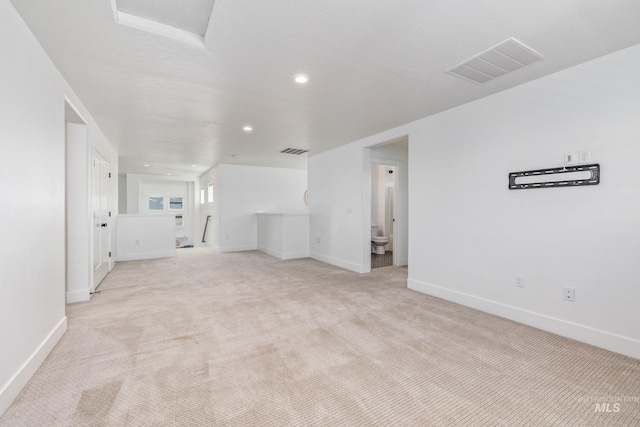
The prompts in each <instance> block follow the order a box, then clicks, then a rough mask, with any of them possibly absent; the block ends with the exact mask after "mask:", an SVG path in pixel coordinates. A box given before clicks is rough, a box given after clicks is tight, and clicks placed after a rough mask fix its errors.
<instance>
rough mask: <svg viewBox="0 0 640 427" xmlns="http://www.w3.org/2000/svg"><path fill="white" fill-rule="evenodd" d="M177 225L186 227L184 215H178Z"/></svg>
mask: <svg viewBox="0 0 640 427" xmlns="http://www.w3.org/2000/svg"><path fill="white" fill-rule="evenodd" d="M176 227H184V221H183V219H182V215H176Z"/></svg>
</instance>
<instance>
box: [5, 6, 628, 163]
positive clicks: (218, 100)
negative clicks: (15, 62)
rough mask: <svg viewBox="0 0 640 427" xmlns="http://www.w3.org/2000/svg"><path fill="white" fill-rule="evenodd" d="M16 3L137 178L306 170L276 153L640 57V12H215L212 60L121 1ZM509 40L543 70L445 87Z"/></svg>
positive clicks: (324, 144)
mask: <svg viewBox="0 0 640 427" xmlns="http://www.w3.org/2000/svg"><path fill="white" fill-rule="evenodd" d="M118 1H122V0H118ZM12 3H13V4H14V6H15V7H16V9H17V10H18V12H19V13H20V14H21V15H22V17H23V18H24V20H25V21H26V23H27V25H29V27H30V28H31V30H32V31H33V32H34V34H35V35H36V37H37V38H38V40H39V41H40V43H41V44H42V46H43V47H44V49H45V51H46V52H47V53H48V54H49V56H50V57H51V58H52V60H53V61H54V63H55V64H56V65H57V67H58V68H59V70H60V71H61V72H62V74H63V75H64V77H65V78H66V79H67V81H68V82H69V84H70V85H71V87H72V88H73V89H74V90H75V92H76V93H77V95H78V96H79V97H80V99H81V100H82V101H83V103H84V104H85V106H86V107H87V108H88V110H89V111H90V113H91V114H92V115H93V117H94V118H95V120H96V121H97V123H98V125H99V126H100V128H101V129H102V131H103V132H104V133H105V135H106V136H107V138H109V140H110V141H111V143H112V144H114V146H115V147H116V148H117V149H118V151H119V154H120V170H121V172H131V173H158V174H164V173H172V174H174V175H175V174H193V173H194V172H195V173H202V172H204V171H205V170H206V169H208V168H209V167H211V166H213V165H215V164H217V163H242V164H252V165H266V166H279V167H294V168H304V167H306V156H307V155H306V154H303V155H301V156H293V155H287V154H280V151H281V150H283V149H284V148H288V147H292V148H301V149H308V150H309V153H308V155H314V154H317V153H320V152H322V151H325V150H329V149H331V148H334V147H337V146H340V145H343V144H347V143H349V142H352V141H354V140H357V139H360V138H363V137H366V136H369V135H372V134H375V133H378V132H381V131H383V130H386V129H389V128H392V127H395V126H398V125H401V124H404V123H407V122H410V121H413V120H416V119H419V118H421V117H425V116H428V115H431V114H434V113H437V112H440V111H443V110H446V109H449V108H452V107H455V106H457V105H460V104H463V103H466V102H469V101H472V100H474V99H478V98H481V97H483V96H486V95H489V94H492V93H495V92H498V91H501V90H504V89H506V88H509V87H513V86H515V85H518V84H521V83H524V82H526V81H529V80H532V79H536V78H539V77H541V76H544V75H546V74H549V73H553V72H555V71H559V70H561V69H564V68H566V67H569V66H572V65H575V64H579V63H581V62H584V61H587V60H590V59H593V58H596V57H599V56H602V55H604V54H607V53H610V52H613V51H616V50H619V49H622V48H625V47H629V46H632V45H635V44H638V43H640V25H638V22H640V2H638V1H637V0H609V1H606V2H605V1H602V0H553V1H552V0H539V1H536V2H523V1H513V0H492V1H477V0H452V1H446V2H445V1H435V0H400V1H393V2H392V1H388V0H349V1H329V0H295V1H291V0H272V1H261V0H217V1H216V2H215V5H214V6H213V10H214V13H213V16H212V18H211V22H209V24H208V28H209V29H208V31H207V32H206V35H205V37H204V40H205V45H206V48H198V47H196V46H192V45H187V44H184V43H181V42H179V41H176V40H172V39H169V38H165V37H162V36H158V35H154V34H150V33H147V32H144V31H140V30H137V29H134V28H130V27H127V26H123V25H118V24H116V23H115V20H114V14H113V11H112V9H111V4H110V2H109V0H101V1H91V2H88V1H84V0H59V1H55V2H42V1H41V2H34V1H33V0H12ZM125 3H126V2H124V3H123V4H125ZM143 3H144V2H143ZM147 3H152V2H147ZM161 3H162V4H165V5H166V4H170V3H171V2H168V1H162V2H159V3H158V4H161ZM173 3H174V4H185V5H186V4H187V3H189V2H173ZM185 7H186V6H185ZM162 14H165V15H164V16H166V12H162V13H161V14H160V15H161V17H160V18H157V17H156V18H157V19H162V16H163V15H162ZM187 15H189V14H187ZM207 19H208V17H207ZM510 37H513V38H515V39H517V40H519V41H521V42H523V43H525V44H526V45H528V46H529V47H531V48H533V49H535V50H536V51H537V52H539V53H540V54H542V55H543V56H545V57H546V59H545V60H542V61H539V62H536V63H534V64H532V65H530V66H527V67H525V68H522V69H519V70H516V71H514V72H512V73H509V74H506V75H504V76H501V77H499V78H497V79H495V80H492V81H489V82H487V83H485V84H482V85H480V84H474V83H471V82H467V81H464V80H461V79H459V78H456V77H454V76H452V75H450V74H447V73H446V72H445V70H448V69H450V68H451V67H454V66H456V65H457V64H460V63H461V62H462V61H465V60H467V59H469V58H470V57H472V56H474V55H476V54H478V53H480V52H482V51H484V50H486V49H488V48H490V47H492V46H494V45H496V44H498V43H500V42H502V41H504V40H506V39H508V38H510ZM297 73H305V74H308V75H309V76H310V77H311V80H310V82H309V83H308V84H307V85H306V86H300V85H297V84H295V83H293V80H292V76H293V75H294V74H297ZM602 78H603V79H606V78H607V76H602ZM595 83H596V82H594V84H595ZM244 125H251V126H252V127H253V129H254V130H253V131H252V132H251V133H247V132H245V131H243V130H242V128H243V126H244ZM424 143H428V141H424ZM460 143H461V144H465V143H468V141H460ZM231 155H236V156H237V158H233V157H231ZM145 163H147V164H150V165H151V166H150V167H148V168H145V167H144V166H143V164H145ZM192 164H195V165H197V166H196V167H193V166H191V165H192Z"/></svg>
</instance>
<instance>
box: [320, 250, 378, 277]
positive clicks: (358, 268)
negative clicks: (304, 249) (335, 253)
mask: <svg viewBox="0 0 640 427" xmlns="http://www.w3.org/2000/svg"><path fill="white" fill-rule="evenodd" d="M309 256H310V257H311V258H313V259H316V260H318V261H322V262H326V263H327V264H331V265H335V266H336V267H340V268H344V269H345V270H349V271H353V272H355V273H368V272H369V271H371V269H369V270H365V266H363V265H360V264H355V263H353V262H349V261H344V260H341V259H338V258H333V257H330V256H326V255H322V254H319V253H317V252H311V253H310V254H309Z"/></svg>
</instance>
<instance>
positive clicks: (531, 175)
mask: <svg viewBox="0 0 640 427" xmlns="http://www.w3.org/2000/svg"><path fill="white" fill-rule="evenodd" d="M598 184H600V165H599V164H598V163H592V164H588V165H578V166H565V167H561V168H550V169H536V170H530V171H522V172H510V173H509V190H525V189H530V188H553V187H579V186H582V185H598Z"/></svg>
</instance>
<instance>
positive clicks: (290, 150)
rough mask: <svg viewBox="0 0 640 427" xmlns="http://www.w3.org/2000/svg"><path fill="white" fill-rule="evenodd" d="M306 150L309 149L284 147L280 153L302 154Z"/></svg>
mask: <svg viewBox="0 0 640 427" xmlns="http://www.w3.org/2000/svg"><path fill="white" fill-rule="evenodd" d="M308 151H309V150H301V149H300V148H285V149H284V150H282V151H281V153H284V154H296V155H300V154H304V153H306V152H308Z"/></svg>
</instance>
